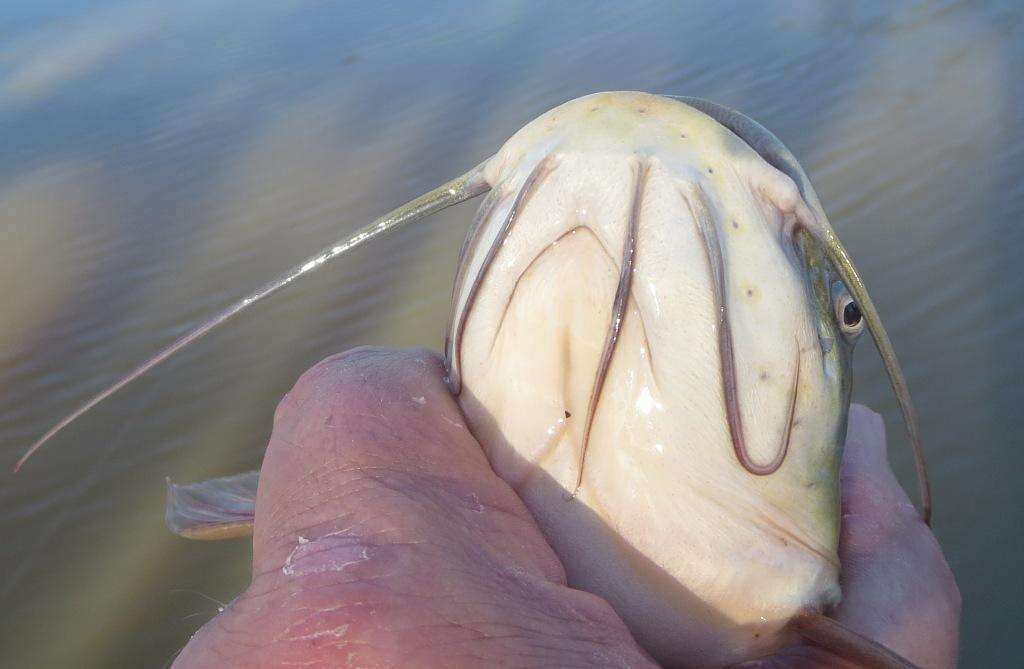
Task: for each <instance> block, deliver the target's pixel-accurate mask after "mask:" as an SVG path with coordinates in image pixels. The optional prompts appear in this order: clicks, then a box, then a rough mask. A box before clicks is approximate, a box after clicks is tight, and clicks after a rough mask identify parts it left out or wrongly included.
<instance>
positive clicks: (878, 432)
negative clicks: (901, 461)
mask: <svg viewBox="0 0 1024 669" xmlns="http://www.w3.org/2000/svg"><path fill="white" fill-rule="evenodd" d="M842 512H843V517H844V519H847V518H848V519H849V520H850V522H851V523H854V524H855V526H856V527H861V526H870V525H875V526H878V527H879V528H886V527H889V526H891V525H892V524H893V523H901V522H904V521H905V520H906V514H908V513H910V514H914V515H916V513H917V512H916V511H915V510H914V506H913V504H912V503H911V501H910V498H909V497H908V496H907V494H906V492H905V491H904V490H903V488H902V487H901V486H900V484H899V481H898V480H897V479H896V475H895V474H894V473H893V471H892V467H891V466H890V465H889V454H888V448H887V445H886V438H885V423H884V422H883V421H882V417H881V416H880V415H879V414H877V413H875V412H874V411H872V410H871V409H869V408H867V407H866V406H864V405H861V404H851V405H850V413H849V420H848V423H847V431H846V445H845V447H844V449H843V464H842Z"/></svg>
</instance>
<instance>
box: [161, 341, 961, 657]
mask: <svg viewBox="0 0 1024 669" xmlns="http://www.w3.org/2000/svg"><path fill="white" fill-rule="evenodd" d="M443 374H444V370H443V368H442V366H441V363H440V361H439V360H438V359H437V358H436V357H435V356H434V355H433V354H430V353H427V352H424V351H385V350H381V349H357V350H354V351H349V352H347V353H343V354H341V355H337V356H333V357H331V358H328V359H327V360H325V361H324V362H321V363H320V364H318V365H317V366H315V367H314V368H313V369H311V370H310V371H308V372H306V374H304V375H303V376H302V378H301V379H300V380H299V381H298V382H297V383H296V385H295V387H294V388H293V389H292V391H291V392H289V393H288V395H286V396H285V398H284V399H283V400H282V401H281V403H280V405H279V406H278V409H277V412H276V415H275V417H274V431H273V435H272V437H271V440H270V444H269V446H268V448H267V453H266V456H265V459H264V462H263V469H262V472H261V475H260V484H259V493H258V496H257V502H256V518H255V531H254V535H253V578H252V583H251V585H250V586H249V588H248V589H247V590H246V591H245V592H244V593H242V594H241V595H240V596H239V597H238V598H237V599H235V600H234V601H233V602H231V604H230V605H229V606H227V607H226V608H225V610H224V611H223V612H222V613H221V614H219V615H218V616H217V617H216V618H214V619H213V620H211V621H210V622H208V623H207V624H206V625H205V626H204V627H203V628H202V629H201V630H200V631H199V632H198V633H197V634H196V635H195V636H194V637H193V639H192V640H191V641H190V643H189V644H188V645H187V646H186V648H185V649H184V650H183V651H182V653H181V654H180V656H179V657H178V659H177V661H176V666H179V667H206V666H217V667H223V666H247V667H257V666H292V665H294V666H309V667H317V666H325V667H326V666H330V667H336V666H353V667H355V666H361V667H377V666H402V667H414V666H418V667H425V666H426V667H434V666H436V667H454V666H505V665H513V666H537V667H547V666H563V667H565V666H582V667H601V666H605V667H654V666H655V665H654V663H653V661H652V660H651V659H650V658H649V657H648V656H647V654H646V653H645V652H644V651H643V650H642V649H640V648H639V647H638V646H637V644H636V642H635V641H634V640H633V638H632V636H631V635H630V633H629V631H628V630H627V628H626V626H625V624H624V623H623V622H622V621H621V620H620V619H619V617H618V616H617V615H616V614H615V612H614V611H613V610H612V608H611V607H610V606H609V605H608V604H607V603H606V602H604V601H603V600H602V599H600V598H598V597H596V596H594V595H591V594H589V593H586V592H582V591H580V590H575V589H572V588H569V587H567V586H566V583H565V573H564V570H563V568H562V566H561V564H560V562H559V561H558V558H557V557H556V556H555V554H554V552H553V551H552V550H551V548H550V547H549V546H548V544H547V542H546V541H545V540H544V538H543V536H542V535H541V533H540V531H539V530H538V528H537V526H536V524H535V523H534V521H533V519H532V518H531V517H530V515H529V512H528V511H527V510H526V508H525V506H524V505H523V503H522V502H521V501H520V500H519V498H518V497H517V496H516V494H515V493H514V492H513V491H512V489H511V488H509V486H508V485H506V484H505V483H504V482H503V481H502V480H501V479H499V478H498V477H497V476H496V475H495V474H494V472H493V471H492V470H491V468H490V465H489V464H488V462H487V459H486V458H485V457H484V454H483V451H482V450H481V448H480V446H479V444H478V443H477V442H476V440H475V439H474V438H473V436H472V435H471V434H470V432H469V430H468V429H467V428H466V426H465V424H464V422H463V418H462V414H461V412H460V410H459V408H458V406H457V405H456V403H455V401H454V399H453V398H452V396H451V395H450V393H449V392H448V390H447V387H446V386H445V384H444V382H443ZM843 493H844V498H843V504H844V512H843V513H844V515H843V540H842V546H841V559H842V562H843V571H844V577H843V578H844V580H843V592H844V596H845V600H844V602H843V604H842V606H840V608H839V609H838V611H837V612H836V613H835V616H836V617H837V618H838V619H839V620H841V621H842V622H843V623H844V624H846V625H847V626H849V627H851V628H853V629H854V630H856V631H858V632H860V633H861V634H865V635H867V636H869V637H871V638H874V639H876V640H878V641H880V642H882V643H883V644H885V645H886V646H888V647H889V648H891V649H893V650H895V651H896V652H899V653H900V654H903V655H904V656H906V657H908V658H910V659H912V660H914V661H915V662H918V663H919V664H922V665H923V666H928V667H931V666H935V667H946V666H952V665H953V664H954V663H955V657H956V639H957V625H958V621H959V602H960V600H959V593H958V592H957V590H956V585H955V582H954V581H953V577H952V575H951V574H950V572H949V569H948V567H947V566H946V563H945V561H944V559H943V558H942V554H941V551H940V550H939V547H938V544H937V543H936V541H935V539H934V537H933V536H932V534H931V532H930V531H929V530H928V528H927V527H926V526H924V525H923V524H922V523H921V522H920V520H918V519H917V517H916V515H915V513H916V512H914V511H913V507H912V506H910V502H909V500H907V498H906V495H905V494H904V493H903V491H902V489H901V488H900V487H899V485H898V484H897V483H896V481H895V478H894V477H893V475H892V472H891V470H890V469H889V467H888V464H887V461H886V456H885V439H884V434H883V433H882V428H881V421H880V419H879V418H878V416H877V415H876V414H873V413H872V412H870V411H869V410H868V409H866V408H864V407H859V406H856V405H855V406H854V407H852V408H851V412H850V430H849V438H848V444H847V455H846V457H845V458H844V469H843ZM835 665H836V658H835V657H834V656H830V655H828V654H827V653H826V652H825V651H821V650H819V649H814V648H811V647H809V646H794V647H792V648H788V649H786V650H785V651H783V653H780V654H779V655H777V656H775V657H773V658H771V659H769V660H765V661H762V662H761V663H760V666H835Z"/></svg>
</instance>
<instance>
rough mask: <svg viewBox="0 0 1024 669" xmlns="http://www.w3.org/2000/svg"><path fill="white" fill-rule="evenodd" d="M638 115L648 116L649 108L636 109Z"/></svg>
mask: <svg viewBox="0 0 1024 669" xmlns="http://www.w3.org/2000/svg"><path fill="white" fill-rule="evenodd" d="M636 113H637V114H646V113H647V107H637V108H636Z"/></svg>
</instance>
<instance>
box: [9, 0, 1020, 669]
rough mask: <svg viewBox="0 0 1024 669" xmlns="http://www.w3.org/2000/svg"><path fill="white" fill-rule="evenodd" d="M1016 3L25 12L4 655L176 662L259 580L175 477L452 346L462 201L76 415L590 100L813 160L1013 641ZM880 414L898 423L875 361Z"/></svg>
mask: <svg viewBox="0 0 1024 669" xmlns="http://www.w3.org/2000/svg"><path fill="white" fill-rule="evenodd" d="M1022 18H1024V5H1022V4H1021V3H1019V2H1016V1H1013V0H1006V1H1003V2H996V1H993V2H904V3H894V2H889V1H886V0H879V1H877V2H857V3H835V2H825V1H820V2H812V1H809V0H805V1H796V2H794V1H792V0H787V1H785V2H757V3H754V2H740V3H723V2H689V3H677V2H648V3H609V2H593V3H586V2H561V3H540V2H511V1H506V2H494V3H486V4H485V3H473V2H438V3H418V2H404V3H396V2H380V1H379V2H373V3H364V2H333V3H331V2H315V1H309V2H303V1H299V0H293V1H289V0H260V1H253V0H248V1H246V2H233V1H227V0H224V1H221V0H203V1H202V2H193V1H190V0H182V1H178V2H174V3H170V2H154V3H145V2H104V1H95V2H84V1H82V0H64V1H61V0H50V1H47V2H40V1H38V0H33V1H30V0H5V2H3V4H2V6H0V287H2V291H3V296H2V297H0V464H2V467H0V512H2V513H0V611H2V613H0V665H3V666H11V667H29V666H39V667H42V666H46V667H60V666H76V667H77V666H146V667H162V666H166V665H167V664H169V663H170V662H171V660H172V659H173V657H174V655H175V653H176V651H177V650H178V649H179V648H180V647H181V646H182V645H183V644H184V643H185V642H186V641H187V640H188V638H189V636H190V634H191V633H192V632H193V631H194V630H195V629H196V628H197V627H199V626H200V625H202V624H203V623H204V622H205V621H206V620H208V619H209V618H211V617H212V616H213V615H214V614H215V613H216V612H217V609H218V606H219V602H226V601H229V600H230V599H231V598H232V597H234V596H235V595H236V594H238V593H239V592H240V591H241V590H242V589H243V588H244V587H245V585H246V584H247V581H248V574H247V570H248V567H249V564H248V563H249V559H250V548H249V545H248V544H247V542H246V541H234V542H227V543H218V544H204V543H188V542H185V541H183V540H180V539H178V538H176V537H174V536H172V535H171V534H170V533H169V532H168V531H167V530H166V529H165V527H164V524H163V512H164V485H165V484H164V477H166V476H170V477H172V478H173V479H174V480H176V481H180V482H189V481H193V480H198V479H203V478H208V477H212V476H219V475H224V474H230V473H234V472H238V471H242V470H247V469H252V468H256V467H258V466H259V463H260V460H261V457H262V453H263V449H264V446H265V444H266V440H267V437H268V435H269V430H270V426H271V418H272V415H273V410H274V407H275V405H276V403H277V401H278V399H279V398H280V397H281V396H282V395H283V393H284V392H286V391H287V390H288V389H289V388H290V386H291V384H292V383H293V382H294V380H295V379H296V378H297V377H298V376H299V374H300V373H301V372H302V371H304V370H305V369H306V368H308V367H309V366H310V365H312V364H313V363H315V362H317V361H318V360H320V359H321V358H323V357H325V356H327V355H329V354H331V353H334V352H337V351H341V350H343V349H346V348H349V347H352V346H355V345H359V344H381V345H388V346H412V345H421V346H428V347H430V348H433V349H435V350H437V349H439V348H440V346H441V343H442V340H443V332H444V328H445V319H446V317H447V314H448V299H449V293H450V289H451V282H452V278H453V275H454V271H455V262H456V257H457V254H458V249H459V245H460V243H461V240H462V238H463V236H464V234H465V231H466V227H467V225H468V223H469V221H470V218H471V216H472V212H473V207H474V205H473V204H468V205H461V206H460V207H457V208H455V209H452V210H449V211H446V212H444V213H442V214H441V215H437V216H434V217H433V218H431V219H429V220H427V221H425V222H424V223H422V224H420V225H418V226H416V227H414V228H411V229H408V230H404V231H401V232H399V233H397V234H395V235H393V236H391V237H389V238H387V239H385V240H383V241H380V242H377V243H375V244H373V245H372V246H368V247H364V248H363V249H361V250H359V251H358V252H357V253H355V254H354V255H352V256H351V257H350V258H348V259H347V260H344V261H340V262H339V263H338V264H336V265H332V266H330V267H329V268H325V269H324V270H322V271H321V272H320V273H319V274H315V275H313V276H312V277H310V278H308V279H305V280H303V281H302V282H300V283H299V284H297V285H295V286H294V287H292V288H290V289H289V290H287V291H286V292H285V293H282V294H280V295H278V296H277V297H275V298H273V299H272V300H270V301H268V302H266V303H264V304H262V305H261V306H259V307H257V308H256V309H255V310H254V311H253V312H252V313H249V314H247V315H245V316H243V317H240V318H239V319H238V320H237V321H235V322H234V323H233V324H232V325H229V326H227V327H226V328H225V329H223V330H221V331H219V332H218V333H217V334H215V335H212V336H211V337H210V338H208V339H206V340H203V341H202V342H201V343H200V344H198V345H196V346H195V347H193V348H191V349H189V350H188V351H187V352H185V353H184V354H182V355H180V356H179V357H177V358H175V359H174V360H173V361H172V362H170V363H168V364H166V365H164V366H162V367H161V368H159V369H158V370H157V371H155V372H154V373H153V374H152V375H151V376H149V377H148V378H147V379H146V380H144V381H142V382H140V383H137V384H136V385H134V386H132V387H131V388H130V389H129V390H127V391H124V392H122V393H121V394H119V395H117V396H115V397H114V398H113V399H111V400H109V401H107V402H106V403H104V404H103V405H101V407H100V408H98V409H97V410H96V411H94V412H93V413H92V414H90V415H89V416H88V417H87V418H85V419H84V420H81V421H80V422H79V423H77V424H76V425H75V426H74V427H73V428H71V429H69V430H68V431H67V432H66V433H64V434H63V435H62V436H61V437H60V438H59V439H58V440H57V441H55V442H54V443H52V444H50V445H49V447H48V448H46V449H45V450H44V451H42V452H40V454H39V455H38V456H37V457H36V458H35V459H34V460H33V461H32V462H31V463H30V464H29V465H28V466H27V467H26V469H25V470H23V472H22V473H21V474H19V475H18V476H13V475H11V474H10V473H7V470H8V468H9V466H10V465H11V464H13V463H14V461H15V459H16V458H17V456H18V455H19V454H20V452H21V451H22V449H23V448H24V447H25V446H26V445H27V444H28V443H30V442H31V441H32V440H34V439H35V438H36V437H37V436H38V435H39V434H40V433H42V432H43V431H44V430H45V429H46V428H47V427H48V426H49V425H50V424H51V423H52V422H53V421H54V420H55V419H56V418H58V417H59V416H60V415H62V414H63V413H65V412H66V411H68V410H69V409H71V408H73V407H74V406H76V405H77V404H78V403H79V402H81V401H82V400H84V399H85V398H86V397H87V396H89V395H91V394H92V393H93V392H94V391H97V390H98V389H100V388H101V387H103V386H104V385H106V384H107V383H108V382H110V381H112V380H113V379H115V378H116V377H118V376H119V375H121V374H122V373H123V372H125V371H127V370H128V369H129V368H130V367H131V366H133V365H134V364H135V363H137V362H139V361H141V360H142V359H144V358H145V357H146V356H148V355H149V354H150V353H152V352H154V351H155V350H156V349H157V348H159V347H161V346H162V345H164V344H166V343H169V342H170V341H171V340H173V339H174V338H175V337H177V336H178V335H180V334H182V333H183V332H185V331H187V330H188V329H189V328H191V327H192V326H193V325H195V324H196V323H198V322H199V320H200V319H202V318H203V317H204V316H207V315H209V314H211V313H212V312H214V311H215V310H217V309H218V308H220V307H222V306H225V305H227V304H228V303H229V302H231V301H233V300H234V299H236V298H238V297H240V296H242V295H243V294H245V293H246V292H247V291H249V290H250V289H252V288H254V287H256V286H257V285H259V284H260V283H262V282H263V281H264V280H267V279H269V278H271V277H272V276H274V275H276V274H277V273H278V272H280V271H282V270H284V269H286V268H288V267H290V266H291V265H292V264H293V263H296V262H298V261H300V260H302V259H304V258H305V257H306V256H308V255H309V254H311V253H312V252H314V251H316V250H317V249H319V248H320V247H322V246H324V245H326V244H329V243H331V242H332V241H334V240H335V239H337V238H339V237H342V236H344V234H345V233H346V232H347V231H350V230H352V229H354V228H355V227H356V226H359V225H361V224H363V223H365V222H367V221H368V220H370V219H371V218H372V217H373V216H375V215H377V214H379V213H382V212H384V211H386V210H388V209H390V208H391V207H393V206H395V205H397V204H399V203H402V202H404V201H406V200H408V199H409V198H411V197H413V196H415V195H418V194H420V193H421V192H424V191H426V190H427V189H429V188H431V187H433V186H435V185H437V184H438V183H440V182H442V181H443V180H446V179H448V178H450V177H452V176H454V175H456V174H459V173H461V172H463V171H464V170H466V169H467V168H468V167H470V166H472V165H473V164H475V163H476V162H478V161H479V160H481V159H482V158H484V157H485V156H487V155H489V154H491V153H492V152H494V151H495V150H496V149H497V148H498V147H499V146H500V145H501V143H502V142H503V141H504V140H505V139H506V138H507V137H508V136H509V135H511V134H512V133H513V132H514V131H515V130H516V129H518V128H519V127H520V126H522V125H523V124H524V123H526V122H527V121H529V120H530V119H532V118H534V117H535V116H537V115H538V114H540V113H542V112H543V111H545V110H547V109H549V108H550V107H553V106H555V105H557V104H559V103H561V102H563V101H565V100H568V99H570V98H573V97H576V96H578V95H582V94H586V93H590V92H595V91H600V90H616V89H633V90H645V91H649V92H658V93H670V94H682V95H696V96H701V97H706V98H710V99H712V100H715V101H718V102H721V103H724V104H726V105H729V106H732V107H736V108H738V109H740V110H743V111H745V112H747V113H748V114H750V115H752V116H753V117H755V118H756V119H758V120H760V121H761V122H762V123H764V124H765V125H766V126H767V127H768V128H770V129H772V130H773V131H774V132H775V133H776V134H777V135H779V137H781V138H782V139H783V141H785V142H786V143H787V144H788V145H789V147H790V148H791V149H792V150H793V152H794V153H795V154H796V155H797V156H798V157H799V158H800V160H801V161H802V163H803V165H804V167H805V168H806V169H807V171H808V173H809V174H810V176H811V179H812V180H813V181H814V183H815V186H816V188H817V190H818V193H819V195H820V196H821V199H822V201H823V202H824V204H825V207H826V209H827V210H828V211H829V213H830V215H831V218H832V221H833V224H834V225H835V226H836V227H837V229H838V231H839V234H840V236H841V237H842V238H843V239H844V240H845V242H846V244H847V246H848V248H849V249H850V251H851V253H852V255H853V257H854V258H855V259H856V261H857V263H858V265H859V267H860V270H861V272H862V273H863V275H864V277H865V279H866V281H867V283H868V285H869V287H870V288H871V290H872V293H873V296H874V298H875V301H876V303H877V304H878V307H879V309H880V311H881V313H882V316H883V318H884V320H885V322H886V324H887V326H888V328H889V332H890V334H891V335H892V338H893V340H894V343H895V346H896V350H897V351H898V352H899V354H900V357H901V359H902V362H903V365H904V367H905V370H906V372H907V375H908V378H909V383H910V387H911V389H912V391H913V394H914V398H915V400H916V402H917V406H918V409H919V411H920V414H921V423H922V426H923V431H924V437H925V444H926V447H927V452H928V456H929V460H930V464H931V473H932V477H933V483H934V486H935V506H936V516H935V523H934V526H935V531H936V533H937V534H938V536H939V538H940V540H941V542H942V544H943V546H944V547H945V550H946V553H947V555H948V557H949V560H950V562H951V564H952V567H953V570H954V571H955V572H956V575H957V578H958V580H959V583H960V587H961V589H962V591H963V595H964V601H965V610H964V623H963V637H962V660H963V665H964V666H966V667H981V666H986V667H988V666H991V667H995V666H1017V665H1018V663H1019V657H1020V651H1019V648H1018V647H1017V646H1016V643H1017V642H1018V639H1019V632H1020V629H1021V626H1022V624H1024V601H1022V597H1021V594H1022V593H1024V576H1022V572H1021V565H1022V564H1024V536H1022V533H1021V531H1020V527H1021V522H1022V518H1021V508H1022V503H1021V502H1022V499H1021V498H1022V494H1021V492H1022V490H1024V484H1022V483H1021V481H1020V480H1019V479H1017V478H1016V477H1017V476H1020V475H1021V472H1022V471H1024V468H1022V466H1021V465H1022V460H1024V438H1022V434H1024V429H1022V428H1024V420H1022V413H1024V412H1022V411H1021V402H1022V400H1024V386H1022V381H1021V380H1022V378H1024V344H1022V341H1024V304H1022V302H1024V269H1022V267H1021V263H1020V253H1021V251H1022V250H1024V181H1022V176H1024V136H1022V134H1021V132H1020V128H1021V127H1022V120H1024V107H1022V103H1021V101H1022V100H1024V75H1022V73H1024V26H1022ZM855 399H856V400H858V401H861V402H864V403H866V404H869V405H870V406H872V407H874V408H875V409H876V410H879V411H881V412H882V413H883V414H884V415H885V417H886V421H887V424H888V429H889V435H890V443H891V446H890V452H891V454H892V460H893V462H894V465H895V467H896V468H897V470H898V472H899V473H900V475H901V478H902V480H903V481H904V483H905V484H908V488H909V489H910V490H913V487H912V486H913V478H912V466H911V461H910V458H909V452H908V449H907V448H906V439H905V436H904V434H903V427H902V423H901V421H900V418H899V412H898V409H897V407H896V404H895V402H894V400H893V398H892V396H891V392H890V390H889V389H888V383H887V380H886V377H885V375H884V372H883V370H882V367H881V364H880V362H879V359H878V357H877V354H876V353H875V352H874V349H873V347H872V345H871V343H870V342H868V341H867V340H865V342H864V343H863V344H862V345H861V346H860V350H859V352H858V355H857V359H856V380H855Z"/></svg>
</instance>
